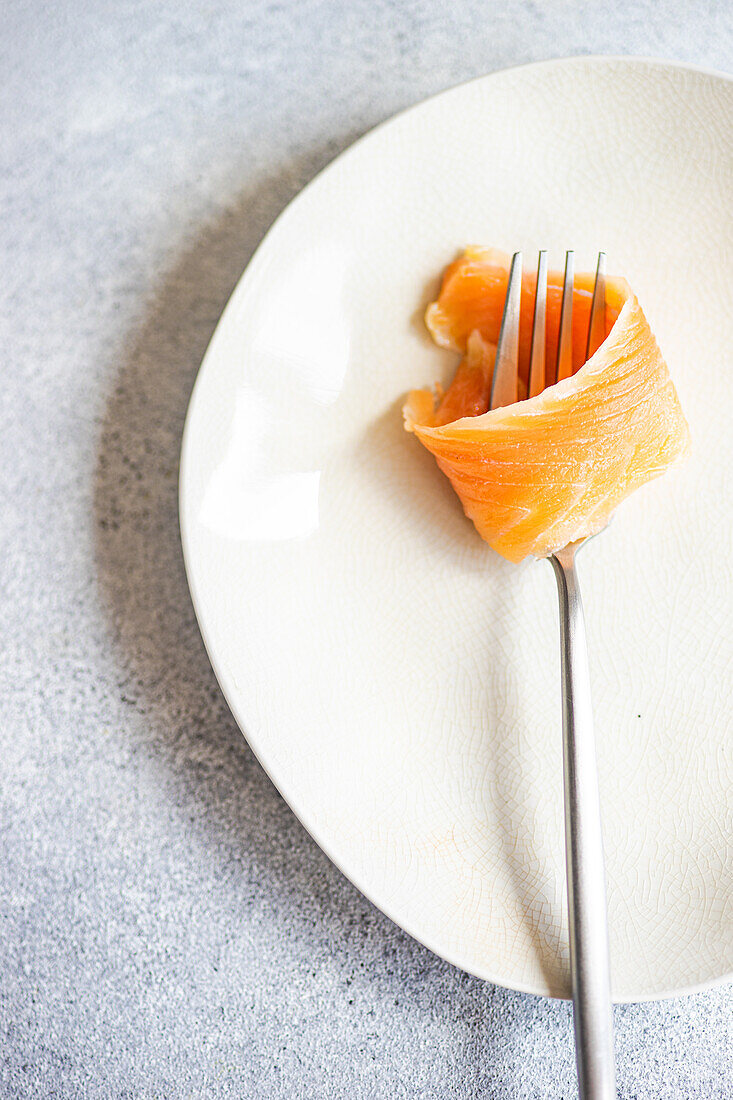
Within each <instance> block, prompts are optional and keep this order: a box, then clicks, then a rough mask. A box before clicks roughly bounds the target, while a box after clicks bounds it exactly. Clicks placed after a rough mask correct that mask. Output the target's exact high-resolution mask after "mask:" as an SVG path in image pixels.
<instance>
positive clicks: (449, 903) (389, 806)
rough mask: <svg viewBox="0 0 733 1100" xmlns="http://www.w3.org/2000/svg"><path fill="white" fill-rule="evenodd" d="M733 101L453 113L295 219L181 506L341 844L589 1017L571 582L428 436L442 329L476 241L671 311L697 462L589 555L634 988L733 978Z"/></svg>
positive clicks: (461, 942)
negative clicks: (509, 558)
mask: <svg viewBox="0 0 733 1100" xmlns="http://www.w3.org/2000/svg"><path fill="white" fill-rule="evenodd" d="M732 193H733V81H730V80H729V79H727V78H725V77H723V76H720V75H716V74H711V73H706V72H702V71H698V70H692V69H687V68H680V67H676V66H672V65H669V64H664V63H659V62H654V61H643V60H637V59H612V58H595V59H593V58H591V59H589V58H575V59H573V60H568V61H557V62H549V63H543V64H539V65H533V66H529V67H525V68H520V69H514V70H510V71H507V72H502V73H498V74H496V75H493V76H488V77H485V78H483V79H480V80H476V81H474V82H472V83H470V84H466V85H463V86H462V87H459V88H454V89H453V90H451V91H448V92H445V93H444V94H442V95H439V96H437V97H435V98H433V99H430V100H429V101H428V102H426V103H423V104H421V105H419V106H418V107H415V108H413V109H412V110H409V111H407V112H405V113H404V114H401V115H399V116H398V117H397V118H395V119H393V120H392V121H390V122H388V123H386V124H385V125H383V126H380V127H379V128H378V129H377V130H375V131H374V132H372V133H371V134H369V135H368V136H367V137H365V138H363V139H362V140H361V141H359V142H357V144H356V145H354V146H353V148H351V149H350V150H349V151H348V152H347V153H345V154H344V155H343V156H341V157H339V158H338V159H337V160H336V161H335V162H334V163H333V164H332V165H331V166H330V167H329V168H328V169H327V170H326V171H325V172H323V173H322V174H321V175H320V176H319V177H318V178H317V179H316V180H315V181H314V182H313V183H311V184H310V186H309V187H307V188H306V189H305V191H303V193H302V194H301V195H300V196H299V197H298V198H297V199H296V201H295V202H293V203H292V205H291V206H290V207H289V208H288V209H287V210H286V211H285V213H284V214H283V215H282V216H281V217H280V218H279V220H278V221H277V223H276V224H275V225H274V226H273V228H272V229H271V231H270V233H269V234H268V236H267V238H266V239H265V241H264V243H263V244H262V246H261V247H260V249H259V251H258V252H257V254H256V256H255V258H254V259H253V260H252V262H251V264H250V265H249V267H248V268H247V271H246V273H245V275H244V276H243V278H242V280H241V281H240V283H239V285H238V286H237V288H236V290H235V292H234V294H233V296H232V299H231V301H230V302H229V305H228V306H227V309H226V311H225V313H224V315H223V317H222V319H221V322H220V324H219V326H218V328H217V330H216V334H215V336H214V338H213V340H212V342H211V345H210V347H209V350H208V352H207V354H206V358H205V360H204V363H203V365H202V367H201V371H200V374H199V378H198V381H197V384H196V388H195V391H194V396H193V399H192V401H191V406H190V410H189V415H188V421H187V425H186V432H185V439H184V445H183V456H182V470H181V515H182V530H183V542H184V549H185V556H186V564H187V569H188V576H189V580H190V584H191V590H192V593H193V599H194V603H195V606H196V612H197V614H198V618H199V622H200V624H201V629H202V631H203V636H204V639H205V642H206V646H207V648H208V651H209V654H210V657H211V661H212V663H213V665H214V668H215V670H216V674H217V676H218V678H219V681H220V683H221V686H222V688H223V690H224V693H225V695H226V697H227V700H228V702H229V704H230V706H231V708H232V710H233V712H234V714H235V716H236V718H237V721H238V722H239V724H240V725H241V728H242V730H243V731H244V733H245V735H246V737H247V739H248V740H249V742H250V744H251V746H252V748H253V749H254V751H255V752H256V754H257V756H258V757H259V759H260V760H261V761H262V764H263V765H264V767H265V768H266V769H267V771H268V773H269V774H270V776H271V777H272V779H273V781H274V782H275V784H276V785H277V787H278V788H279V789H280V791H281V792H282V793H283V795H284V796H285V798H286V799H287V800H288V802H289V803H290V805H291V806H292V808H293V809H294V811H295V813H296V814H297V815H298V816H299V817H300V819H301V821H302V822H303V823H304V825H305V826H306V828H307V829H308V830H309V831H310V832H311V833H312V834H313V836H314V837H315V838H316V840H317V841H318V842H319V844H321V845H322V847H323V848H324V849H325V851H326V852H327V853H328V854H329V856H330V857H331V858H332V859H333V860H334V861H335V862H336V863H337V864H338V866H339V867H340V868H342V870H343V871H344V872H345V873H346V874H347V875H348V876H349V878H350V879H351V880H352V881H353V882H354V883H355V884H356V885H357V886H358V887H359V888H360V889H361V890H362V891H363V892H364V893H365V894H366V895H367V896H368V897H369V898H371V899H372V901H373V902H374V903H375V904H376V905H378V906H379V907H380V908H381V909H383V910H384V912H385V913H387V914H388V915H389V916H390V917H392V918H393V919H394V920H395V921H396V922H397V923H398V924H400V925H401V926H402V927H403V928H405V929H407V931H408V932H410V933H411V934H412V935H413V936H415V937H416V938H417V939H418V940H421V941H422V942H423V943H424V944H427V945H428V947H430V948H432V950H433V951H436V952H437V953H438V954H440V955H442V956H444V957H445V958H446V959H449V960H450V961H451V962H453V963H455V964H456V965H458V966H460V967H462V968H464V969H465V970H468V971H470V972H472V973H474V974H477V975H479V976H481V977H483V978H486V979H489V980H491V981H493V982H498V983H501V984H502V985H506V986H511V987H514V988H516V989H521V990H528V991H531V992H533V993H540V994H549V995H553V996H563V995H566V994H567V992H568V946H567V921H566V914H565V883H564V856H563V826H562V773H561V733H560V729H561V717H560V677H559V653H558V646H559V643H558V625H557V608H556V596H555V587H554V583H555V582H554V579H553V576H552V571H551V569H550V566H549V565H548V564H547V563H546V562H541V561H540V562H535V561H531V562H526V563H525V564H523V565H521V566H514V565H510V564H509V563H508V562H506V561H504V560H502V559H501V558H499V557H498V556H497V555H495V554H494V553H492V552H491V551H490V550H489V549H488V547H487V546H486V545H485V544H484V543H483V542H482V541H481V540H480V539H479V537H478V536H477V535H476V533H475V531H474V529H473V527H472V525H471V524H470V523H469V522H468V521H467V520H466V519H465V518H464V516H463V513H462V511H461V507H460V504H459V502H458V500H457V498H456V497H455V496H454V495H453V492H452V490H451V489H450V487H449V485H448V483H447V481H446V480H445V478H444V477H443V476H442V475H441V474H440V473H439V472H438V470H437V468H436V466H435V463H434V461H433V459H432V458H431V456H430V455H429V454H427V452H426V451H424V450H423V448H422V447H420V445H419V444H418V442H417V441H416V439H415V438H414V436H411V435H407V434H406V433H405V432H404V431H403V428H402V419H401V415H400V406H401V403H402V400H403V397H404V394H405V392H406V391H407V390H409V389H410V388H411V387H417V386H422V385H424V384H425V383H432V382H434V381H435V380H440V379H442V380H444V381H445V380H446V379H448V378H450V376H451V374H452V372H453V370H454V368H455V365H456V359H455V356H453V355H452V354H450V353H448V352H445V351H440V350H439V349H437V348H436V347H434V346H433V344H432V343H431V342H430V340H429V339H428V338H427V335H426V332H425V329H424V327H423V324H422V314H423V311H424V308H425V305H426V303H427V302H428V301H429V300H430V299H431V297H433V296H434V295H435V293H436V290H437V286H438V275H439V273H440V272H441V270H442V268H443V267H444V266H445V265H446V263H448V262H449V261H450V260H451V259H452V258H453V257H454V255H455V254H456V251H457V250H458V249H461V248H462V247H463V246H465V245H467V244H485V245H497V246H499V247H501V248H504V249H506V250H508V251H512V250H514V249H524V250H525V255H529V254H531V253H532V252H533V251H535V250H536V249H538V248H539V247H543V248H547V249H549V250H550V253H551V260H552V261H554V262H555V263H560V262H561V261H562V258H563V254H564V250H565V249H566V248H574V249H575V250H576V265H577V266H578V268H581V269H582V268H584V267H585V268H587V267H588V266H589V265H591V264H592V262H593V261H594V258H595V254H596V252H597V251H598V249H605V250H606V252H607V253H608V263H609V269H610V271H612V272H614V273H619V274H622V275H625V276H626V277H627V278H628V280H629V281H630V283H631V285H632V287H633V288H634V290H635V291H636V293H637V294H638V296H639V299H640V301H641V303H642V305H643V307H644V309H645V311H646V313H647V316H648V318H649V320H650V322H651V325H652V328H653V329H654V331H655V333H656V335H657V338H658V340H659V343H660V345H661V347H662V350H663V352H664V354H665V356H666V358H667V361H668V363H669V366H670V369H671V372H672V375H673V377H674V380H675V383H676V385H677V387H678V390H679V394H680V398H681V401H682V405H683V407H684V409H685V411H686V413H687V416H688V419H689V422H690V426H691V429H692V438H693V446H694V456H693V458H692V459H691V461H690V462H689V464H688V465H687V466H685V467H684V468H681V469H677V470H674V471H671V472H670V473H669V474H668V475H666V476H665V477H664V478H662V479H661V480H658V481H656V482H653V483H652V484H651V485H649V486H647V487H645V488H644V489H642V490H641V491H640V492H638V493H637V494H636V495H634V496H633V497H632V498H631V499H630V500H628V501H627V502H626V503H624V504H623V505H622V506H621V508H620V509H619V511H618V513H617V518H616V520H615V522H614V523H613V525H612V526H611V528H610V529H609V530H608V531H607V532H606V533H604V534H603V535H602V536H600V537H599V538H598V539H596V540H595V541H594V542H593V544H592V545H591V546H589V547H588V549H587V550H586V551H585V552H584V554H583V556H582V558H581V579H582V584H583V591H584V597H585V603H586V611H587V616H588V621H589V622H588V626H589V636H590V650H591V666H592V674H593V691H594V704H595V713H596V725H597V738H598V756H599V769H600V786H601V799H602V805H603V814H604V827H605V842H606V853H607V873H608V892H609V899H608V900H609V912H610V926H611V941H612V943H611V951H612V970H613V988H614V996H615V998H616V999H617V1000H619V1001H623V1000H638V999H642V998H648V997H658V996H664V995H666V994H670V993H677V992H680V991H683V990H689V989H692V988H697V987H701V986H703V985H706V984H709V983H712V982H714V981H716V980H718V979H721V978H723V977H724V976H726V975H728V974H729V973H730V972H731V970H733V908H732V905H733V866H732V864H731V861H730V859H729V843H730V838H731V801H730V790H731V778H732V776H731V771H732V770H733V758H732V755H731V749H730V743H729V740H728V733H729V731H727V729H726V722H727V720H728V715H729V709H730V708H729V699H728V693H729V688H730V678H729V674H730V657H731V650H730V620H731V611H732V610H733V608H732V601H731V573H732V570H733V566H732V564H731V563H733V552H732V551H733V547H732V546H731V541H732V538H731V536H732V533H733V505H732V503H731V496H730V480H729V478H730V469H731V458H732V456H731V442H732V440H733V432H731V428H730V425H731V423H732V422H733V409H732V408H731V394H732V393H733V387H732V386H731V361H730V348H731V347H733V323H732V319H733V311H732V307H731V293H730V274H731V266H730V264H731V256H733V218H732V217H731V206H730V199H731V194H732Z"/></svg>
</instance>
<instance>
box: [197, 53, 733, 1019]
mask: <svg viewBox="0 0 733 1100" xmlns="http://www.w3.org/2000/svg"><path fill="white" fill-rule="evenodd" d="M573 62H591V63H593V64H609V63H623V64H625V65H628V66H630V67H633V66H637V65H643V66H645V67H647V68H658V69H673V70H679V71H683V72H694V73H699V74H701V75H704V76H710V77H714V78H716V79H720V80H723V81H725V82H726V83H729V84H733V74H731V73H728V72H725V71H724V70H722V69H715V68H712V67H710V66H705V65H697V64H694V63H691V62H683V61H675V60H672V59H669V58H661V57H654V56H651V55H636V54H596V53H594V54H583V53H578V54H570V55H568V56H565V57H555V58H545V59H541V60H538V61H530V62H524V63H518V64H516V65H508V66H505V67H503V68H501V69H495V70H492V71H491V72H488V73H483V74H481V75H479V76H475V77H471V78H470V79H469V80H464V81H460V82H459V83H457V84H452V85H450V86H449V87H447V88H443V89H441V90H440V91H438V92H434V93H432V94H431V95H429V96H425V97H424V98H423V99H420V100H418V101H417V102H416V103H411V104H409V105H408V106H406V107H403V108H402V109H400V110H399V111H396V112H395V113H394V114H392V115H390V116H389V117H388V118H385V119H383V120H381V121H380V122H378V123H376V124H375V125H374V126H371V127H370V128H369V129H368V130H366V131H365V132H364V133H363V134H361V135H360V136H359V137H358V138H356V139H355V140H354V141H352V142H351V143H350V144H349V145H347V146H346V148H345V149H343V150H341V152H339V153H337V154H336V156H335V157H333V158H332V159H331V160H330V161H329V162H328V164H326V165H324V167H323V168H321V169H320V170H319V171H318V172H317V173H316V174H315V175H314V176H313V178H312V179H310V180H309V181H308V183H306V184H305V186H304V187H302V188H301V189H300V191H298V193H297V194H296V195H295V196H294V197H293V198H292V199H291V200H290V201H289V202H287V203H286V205H285V206H284V207H283V209H282V210H281V211H280V212H279V213H278V214H277V216H276V217H275V218H274V219H273V221H272V222H271V223H270V224H269V226H268V227H267V229H266V230H265V232H264V234H263V236H262V239H261V240H260V242H259V243H258V245H257V247H256V248H255V249H254V251H253V253H252V255H251V256H250V257H249V259H248V260H247V262H246V264H245V267H244V269H243V270H242V273H241V275H240V276H239V278H238V279H237V281H236V283H235V285H234V287H233V288H232V291H231V293H230V294H229V297H228V298H227V301H226V304H225V305H224V308H223V309H222V311H221V313H220V314H219V318H218V320H217V322H216V325H215V327H214V330H213V332H212V334H211V337H210V339H209V341H208V343H207V346H206V350H205V352H204V354H203V357H202V359H201V363H200V364H199V367H198V370H197V372H196V378H195V380H194V384H193V387H192V389H191V393H190V396H189V399H188V405H187V408H186V415H185V419H184V425H183V432H182V435H181V445H180V452H179V465H178V526H179V533H180V539H181V548H182V553H183V563H184V570H185V575H186V581H187V584H188V588H189V593H190V596H191V602H192V604H193V609H194V613H195V616H196V622H197V624H198V628H199V632H200V635H201V639H202V641H203V644H204V649H205V651H206V654H207V657H208V659H209V663H210V664H211V668H212V671H213V673H214V676H215V678H216V681H217V683H218V685H219V688H220V690H221V692H222V695H223V696H224V699H225V701H226V704H227V706H228V707H229V710H230V711H231V713H232V716H233V718H234V720H235V722H236V724H237V726H238V727H239V730H240V732H241V734H242V736H243V737H244V739H245V740H246V742H247V744H248V746H249V748H250V750H251V752H252V753H253V755H254V757H255V759H256V760H257V762H258V764H259V765H260V767H261V768H262V770H263V771H264V772H265V775H266V776H267V777H268V779H269V781H270V782H271V783H272V785H273V786H274V788H275V790H276V791H277V792H278V794H279V795H280V797H281V798H282V799H283V801H284V802H285V803H286V805H287V806H288V807H289V809H290V810H291V812H292V813H293V814H295V816H296V818H297V819H298V821H299V823H300V825H301V826H302V827H303V828H304V829H305V831H306V832H307V833H308V835H309V836H310V837H311V838H312V839H313V840H314V841H315V843H316V844H317V845H318V847H319V848H320V849H321V851H322V852H323V853H324V854H325V855H326V856H327V858H328V859H329V860H330V861H331V862H332V863H333V864H334V866H335V867H336V868H337V870H338V871H339V872H340V873H341V874H342V875H343V876H344V878H346V879H347V881H348V882H350V883H351V884H352V886H354V887H355V888H356V889H357V890H358V891H359V892H360V893H361V894H362V895H363V896H364V897H365V898H366V899H367V901H368V902H369V903H370V905H373V906H374V907H375V908H376V909H378V910H379V911H380V912H381V913H383V914H384V915H385V916H386V917H387V918H388V919H389V920H390V921H392V923H393V924H394V925H396V926H397V927H398V928H400V929H401V930H402V931H403V932H405V933H406V934H407V935H409V936H410V937H411V938H412V939H414V940H416V941H417V942H418V943H419V944H421V945H422V946H423V947H425V948H426V949H427V950H428V951H430V952H431V953H432V954H434V955H435V956H437V958H439V959H442V960H444V961H445V962H447V963H449V964H450V965H451V966H455V967H456V968H457V969H459V970H462V971H464V972H465V973H466V974H469V975H471V976H472V977H475V978H478V979H479V980H481V981H486V982H490V983H491V984H493V985H498V986H501V987H503V988H505V989H511V990H515V991H516V992H518V993H526V994H531V995H532V996H536V997H543V998H548V999H551V1000H561V1001H562V1000H570V998H569V997H563V996H560V995H558V994H556V993H553V992H547V990H544V989H538V988H537V986H536V984H533V983H532V982H522V981H517V980H516V979H514V978H511V979H510V978H509V977H508V976H506V975H502V974H500V973H497V972H496V971H494V972H490V971H489V970H488V969H483V968H481V967H476V966H475V965H473V964H467V963H466V961H465V960H462V959H461V957H460V952H458V953H456V952H445V951H444V950H443V949H442V948H441V949H439V948H438V947H436V946H435V945H434V944H433V943H431V937H430V936H423V935H421V934H420V933H419V932H416V931H415V930H414V929H413V928H412V927H408V926H407V925H406V924H404V923H402V921H401V920H400V919H398V917H397V916H396V915H395V914H394V913H393V911H392V907H391V906H390V905H389V904H387V905H381V904H380V903H378V902H377V901H376V900H375V898H374V897H373V896H372V892H371V890H370V889H369V888H368V887H367V886H365V885H364V884H363V883H362V881H361V876H360V875H354V874H352V873H351V872H349V871H347V870H346V868H345V867H344V866H343V865H342V863H341V861H340V859H339V858H338V857H337V856H336V855H335V854H334V852H333V851H332V849H331V846H330V844H329V842H328V841H327V840H324V839H322V838H321V836H320V835H319V832H320V830H319V829H318V828H317V827H316V826H312V825H310V824H308V823H307V819H308V816H309V815H308V812H307V810H306V809H305V808H303V807H301V806H300V804H299V799H298V798H291V797H290V796H288V795H286V794H285V792H284V791H283V790H282V789H281V787H280V785H279V783H278V782H277V780H276V779H275V777H274V776H273V774H272V773H271V771H270V768H269V767H268V765H267V763H266V762H265V760H264V759H263V753H262V752H261V750H260V747H259V745H258V744H257V742H258V740H259V739H258V736H257V734H255V735H254V736H253V735H252V734H251V732H250V730H251V728H252V726H251V723H250V722H249V721H248V720H247V719H245V716H244V715H243V714H242V712H241V708H240V707H239V705H238V704H237V703H236V702H235V699H236V695H237V688H236V685H234V684H233V683H230V682H229V677H228V674H227V672H226V669H225V668H224V667H221V666H219V665H218V663H217V661H216V660H215V658H214V655H213V652H212V645H211V643H210V639H209V633H208V628H207V625H206V615H205V613H204V612H203V611H202V604H203V601H202V599H201V597H200V594H199V593H198V592H197V586H196V584H197V582H196V578H195V573H194V569H193V566H192V556H193V555H192V550H191V547H190V545H189V531H190V524H189V521H188V518H187V516H188V514H187V506H186V493H187V476H186V474H187V468H188V464H189V462H190V460H191V455H190V452H191V444H190V437H191V434H192V432H191V429H190V426H191V423H192V421H193V419H194V417H195V416H196V408H197V404H198V401H199V400H200V394H201V390H202V386H201V379H202V377H203V374H204V371H205V369H206V366H207V364H208V362H209V360H210V359H211V358H212V357H213V354H212V349H213V348H214V346H215V344H216V341H217V337H218V335H219V333H220V330H221V329H222V328H223V326H224V324H225V322H226V319H227V314H228V313H229V311H230V308H231V307H232V304H233V303H234V301H235V299H237V298H238V297H239V296H240V294H241V293H242V288H243V286H244V284H245V281H246V280H247V278H248V276H249V275H250V273H251V271H252V269H253V267H254V266H255V261H256V260H257V259H258V257H259V254H260V252H261V250H263V248H264V247H265V245H266V244H267V241H268V239H269V237H270V235H271V234H272V232H273V231H274V230H275V228H276V227H277V225H278V224H279V222H280V220H281V219H282V218H284V217H285V215H286V214H289V212H290V211H291V210H292V209H293V207H295V206H296V205H298V204H300V202H301V200H304V199H305V197H306V196H307V195H308V193H309V192H310V190H311V188H313V187H314V186H315V185H316V184H317V183H318V182H319V181H320V179H321V177H322V176H323V175H325V174H326V173H327V172H329V171H330V170H331V169H332V168H333V167H334V165H336V164H337V163H339V162H340V161H341V160H342V158H344V157H346V156H348V155H349V154H350V153H352V151H354V150H355V149H356V148H357V147H358V146H360V145H361V144H362V142H365V141H367V140H368V139H369V138H371V137H372V136H373V135H374V134H376V133H377V132H379V131H380V130H381V129H382V128H383V127H386V126H389V125H391V124H392V123H393V122H395V121H396V120H397V119H401V118H403V117H404V116H406V115H408V114H410V112H412V111H417V110H419V109H421V108H422V107H424V106H425V105H426V104H428V103H430V102H432V101H433V100H437V99H440V98H441V97H442V96H448V95H450V94H451V93H452V92H454V91H456V90H458V89H461V88H467V87H470V86H471V85H473V84H478V83H482V82H486V81H490V80H492V79H493V78H495V77H500V76H503V75H506V74H509V73H512V72H516V71H525V70H537V69H542V68H548V69H549V68H557V67H561V66H563V65H567V64H569V63H573ZM732 982H733V969H732V970H729V971H726V972H725V973H724V974H721V975H718V976H716V977H713V978H709V979H705V980H704V981H702V982H697V983H692V984H689V985H683V986H674V987H670V988H665V989H663V990H661V991H659V992H654V993H645V994H638V993H636V994H633V993H625V992H623V991H621V992H616V993H614V995H613V997H612V1001H613V1003H614V1004H619V1005H621V1004H642V1003H645V1002H649V1001H658V1000H659V1001H661V1000H670V999H672V998H675V997H681V996H689V995H694V994H697V993H703V992H707V991H709V990H713V989H716V988H718V987H721V986H724V985H728V984H730V983H732Z"/></svg>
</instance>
